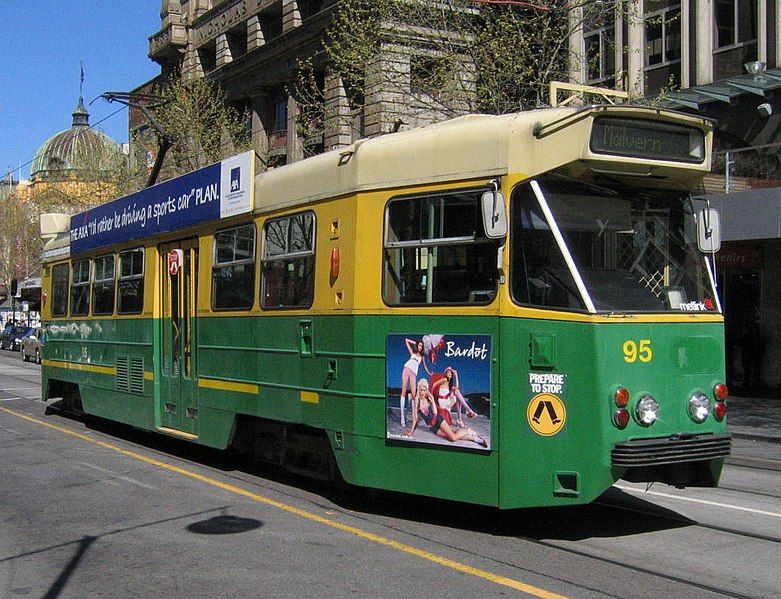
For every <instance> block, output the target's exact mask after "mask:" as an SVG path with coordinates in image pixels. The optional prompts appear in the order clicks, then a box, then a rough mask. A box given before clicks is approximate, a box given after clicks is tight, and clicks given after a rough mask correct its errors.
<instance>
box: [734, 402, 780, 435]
mask: <svg viewBox="0 0 781 599" xmlns="http://www.w3.org/2000/svg"><path fill="white" fill-rule="evenodd" d="M727 407H728V408H729V411H728V412H727V429H728V430H729V432H731V433H732V435H733V436H734V437H735V438H751V439H758V440H762V441H768V442H770V443H781V399H760V398H754V397H730V398H729V399H728V400H727Z"/></svg>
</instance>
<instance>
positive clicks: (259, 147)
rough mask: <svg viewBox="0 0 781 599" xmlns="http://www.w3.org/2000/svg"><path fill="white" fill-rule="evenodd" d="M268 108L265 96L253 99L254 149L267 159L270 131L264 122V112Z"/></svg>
mask: <svg viewBox="0 0 781 599" xmlns="http://www.w3.org/2000/svg"><path fill="white" fill-rule="evenodd" d="M266 108H267V102H266V100H265V98H264V97H263V96H259V97H255V98H253V99H252V105H251V106H250V110H251V111H252V112H251V116H250V118H251V119H252V149H253V150H255V152H257V153H258V154H259V155H260V156H262V157H263V160H264V161H265V160H266V159H267V157H268V131H267V130H266V126H265V125H264V123H263V114H264V111H265V110H266Z"/></svg>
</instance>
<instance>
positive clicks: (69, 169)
mask: <svg viewBox="0 0 781 599" xmlns="http://www.w3.org/2000/svg"><path fill="white" fill-rule="evenodd" d="M121 155H122V153H121V149H120V146H119V145H118V144H117V143H116V142H115V141H114V140H112V139H111V138H109V137H108V136H107V135H105V134H104V133H102V132H100V131H98V130H97V129H93V128H91V127H90V124H89V112H87V109H86V108H85V107H84V100H83V99H82V98H79V103H78V106H76V109H75V110H74V111H73V124H72V125H71V127H70V129H66V130H65V131H60V132H59V133H57V134H56V135H54V136H53V137H50V138H49V139H47V140H46V141H45V142H44V143H43V144H42V145H41V147H40V148H38V151H37V152H36V153H35V158H33V162H32V165H31V167H30V180H31V182H38V181H67V180H80V179H83V178H84V177H85V176H86V178H87V179H93V178H94V175H95V173H96V172H101V171H106V170H109V169H111V167H112V166H113V165H116V161H117V159H118V158H119V157H121Z"/></svg>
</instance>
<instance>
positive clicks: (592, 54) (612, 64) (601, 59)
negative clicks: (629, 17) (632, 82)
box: [583, 11, 616, 83]
mask: <svg viewBox="0 0 781 599" xmlns="http://www.w3.org/2000/svg"><path fill="white" fill-rule="evenodd" d="M584 31H585V33H584V34H583V55H584V56H585V57H586V65H585V68H586V72H585V76H586V82H587V83H607V82H609V81H610V80H611V79H613V78H614V77H615V75H616V39H615V35H616V29H615V13H613V12H612V11H610V12H609V13H606V14H605V13H603V12H602V11H597V12H595V14H594V15H592V16H591V18H588V19H586V22H585V24H584Z"/></svg>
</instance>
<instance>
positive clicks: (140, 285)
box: [117, 248, 144, 314]
mask: <svg viewBox="0 0 781 599" xmlns="http://www.w3.org/2000/svg"><path fill="white" fill-rule="evenodd" d="M143 308H144V248H137V249H134V250H128V251H127V252H121V253H120V254H119V293H117V312H118V313H119V314H139V313H140V312H141V310H143Z"/></svg>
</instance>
